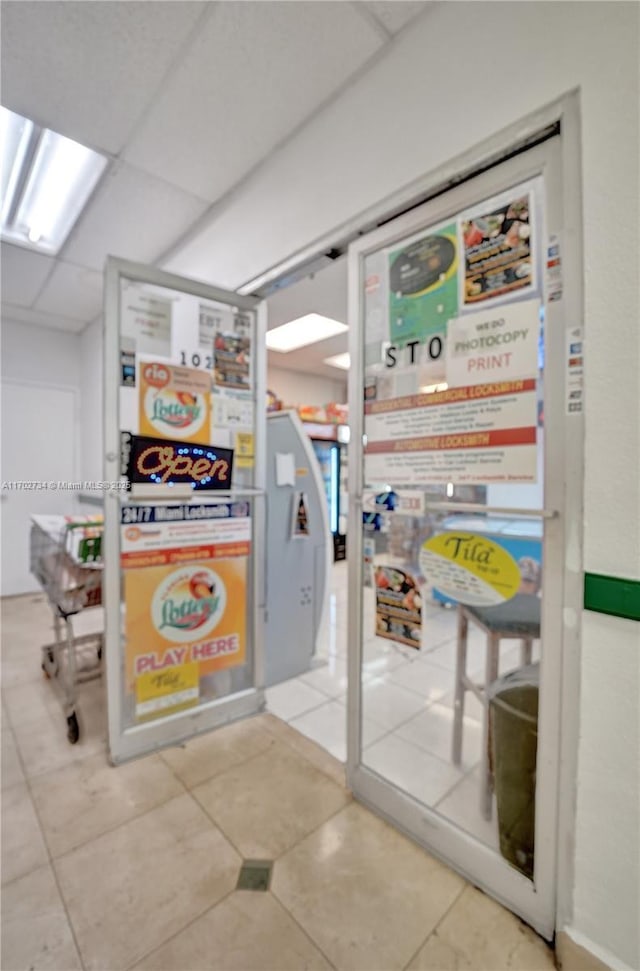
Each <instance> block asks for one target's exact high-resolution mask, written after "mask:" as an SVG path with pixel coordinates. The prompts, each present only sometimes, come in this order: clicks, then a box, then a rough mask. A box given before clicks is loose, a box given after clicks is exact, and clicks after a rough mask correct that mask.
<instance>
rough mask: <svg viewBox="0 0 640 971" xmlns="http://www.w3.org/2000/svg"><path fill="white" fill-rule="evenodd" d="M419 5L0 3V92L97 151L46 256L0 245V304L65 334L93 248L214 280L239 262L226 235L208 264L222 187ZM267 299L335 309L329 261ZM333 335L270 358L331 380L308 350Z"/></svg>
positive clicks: (93, 292) (220, 225) (338, 303)
mask: <svg viewBox="0 0 640 971" xmlns="http://www.w3.org/2000/svg"><path fill="white" fill-rule="evenodd" d="M432 6H433V4H432V3H426V2H403V0H387V2H377V0H376V2H365V0H355V2H349V0H337V2H307V0H296V2H293V3H292V2H286V0H284V2H280V0H276V2H272V0H257V2H254V0H226V2H217V3H215V2H206V3H201V2H192V0H179V2H172V0H168V2H153V0H151V2H150V0H128V2H126V3H124V2H120V3H86V2H85V3H71V2H67V0H49V2H47V3H40V2H32V0H3V2H2V4H1V5H0V18H1V58H0V66H1V88H0V90H1V101H2V104H3V105H5V107H7V108H9V109H11V110H12V111H15V112H18V113H20V114H22V115H25V116H26V117H29V118H31V119H33V120H34V121H35V122H37V123H38V124H39V125H43V126H46V127H49V128H52V129H54V130H55V131H58V132H60V133H62V134H63V135H67V136H69V137H70V138H73V139H75V140H76V141H79V142H81V143H83V144H85V145H88V146H89V147H91V148H93V149H95V150H97V151H100V152H103V153H105V154H106V155H107V156H108V157H109V160H110V163H109V166H108V168H107V171H106V174H105V175H104V177H103V178H102V180H101V182H100V183H99V185H98V187H97V189H96V191H95V192H94V194H93V196H92V197H91V199H90V200H89V203H88V205H87V207H86V208H85V210H84V212H83V214H82V215H81V217H80V219H79V221H78V222H77V224H76V226H75V227H74V229H73V230H72V232H71V234H70V236H69V238H68V240H67V242H66V243H65V245H64V246H63V247H62V249H61V251H60V253H59V254H58V255H57V256H56V257H55V258H54V257H46V256H41V255H39V254H35V253H31V252H29V251H27V250H26V249H22V248H20V247H18V246H15V245H12V244H8V243H2V249H1V254H0V260H1V271H2V316H3V318H5V319H12V320H17V321H22V322H24V323H27V324H28V323H33V324H37V325H39V326H48V327H52V328H56V329H60V330H67V331H73V332H81V331H82V330H83V328H84V327H85V326H86V325H87V324H89V323H91V322H92V321H93V320H95V319H96V318H97V317H98V316H99V315H100V313H101V304H102V270H103V266H104V261H105V258H106V256H107V255H108V254H113V255H116V256H120V257H124V258H126V259H131V260H137V261H140V262H143V263H151V264H156V265H158V266H161V267H164V268H166V269H170V270H173V271H175V272H180V273H183V274H185V275H187V276H193V277H196V278H199V279H203V280H206V281H207V282H210V283H214V284H218V285H221V286H228V287H234V286H237V285H239V284H240V283H241V282H244V281H245V280H247V279H249V278H250V277H252V276H253V275H254V271H255V267H254V266H253V265H250V263H249V262H248V256H249V252H250V247H249V246H248V245H247V247H246V253H247V257H246V259H245V257H243V252H245V248H244V247H243V246H242V245H238V244H236V246H235V248H234V251H233V267H232V268H230V267H229V266H226V267H225V270H224V273H223V275H224V276H226V278H225V279H222V278H220V277H218V278H216V267H215V266H213V265H212V262H213V260H212V246H211V241H212V239H215V238H217V240H218V243H219V240H220V234H221V233H222V232H223V230H224V231H225V232H226V231H227V230H226V227H225V218H224V217H225V210H226V207H227V203H228V200H229V199H231V198H236V197H237V196H238V195H239V194H242V193H243V192H245V191H246V192H247V193H249V181H250V178H251V175H252V174H253V173H255V172H256V171H257V170H259V169H260V168H261V167H263V166H267V165H269V164H270V163H272V162H273V159H274V157H277V153H278V149H279V148H280V147H282V145H283V144H284V143H286V142H287V140H288V139H290V138H291V137H292V136H293V135H294V134H296V133H297V132H299V131H300V130H301V129H302V128H303V127H304V126H307V125H310V124H312V123H313V118H314V116H315V115H316V114H317V112H318V111H320V110H321V109H322V107H323V106H324V105H326V104H327V103H328V102H329V101H330V100H331V99H334V98H336V97H338V96H339V94H340V92H341V91H342V90H343V89H344V88H345V87H346V86H347V85H349V83H350V82H351V81H352V80H353V78H354V77H355V76H356V75H359V74H361V73H362V72H363V71H366V70H367V69H369V68H370V67H371V66H372V64H373V63H375V61H376V60H377V59H378V58H380V57H381V56H383V55H384V53H385V51H386V50H387V49H388V46H389V45H391V44H393V42H394V37H395V36H396V35H397V34H398V33H399V32H400V31H403V30H408V29H411V22H412V20H413V19H414V18H416V17H418V16H423V15H424V14H425V12H426V10H427V9H428V8H430V7H432ZM283 219H286V214H283ZM236 229H237V227H236ZM252 231H253V232H256V231H259V230H258V228H257V227H256V228H255V229H253V230H252V227H242V233H243V234H244V236H245V237H247V238H248V237H249V236H250V235H251V232H252ZM262 231H265V230H264V227H263V229H262ZM273 231H274V232H277V227H273ZM262 269H263V270H267V269H268V267H266V266H265V267H262ZM269 311H270V313H269V316H270V320H269V326H270V327H274V326H277V325H278V324H280V323H284V322H285V321H286V320H288V319H291V317H294V316H301V315H302V314H304V313H310V312H314V311H315V312H317V313H321V314H326V315H327V316H331V317H336V318H337V319H341V320H345V321H346V314H347V311H346V267H345V265H344V260H342V261H339V262H338V264H337V265H329V266H328V268H327V269H326V270H322V271H320V272H319V273H318V274H316V276H315V277H314V278H313V279H311V280H309V279H306V280H303V281H301V282H300V283H298V284H296V285H295V286H293V287H291V288H290V292H289V291H287V290H282V291H279V292H278V293H276V294H274V295H273V296H272V297H271V298H270V299H269ZM346 348H347V339H346V337H342V336H340V337H336V338H332V339H331V340H328V341H324V342H323V343H322V344H320V345H315V346H312V347H308V348H303V349H301V350H300V351H297V352H293V353H292V354H288V355H275V354H270V355H269V358H270V363H272V364H273V365H275V366H278V367H287V368H292V369H297V370H307V371H309V372H314V373H325V374H326V375H327V376H332V377H336V378H340V377H342V378H344V372H341V371H337V370H336V369H334V368H329V367H327V366H326V365H324V364H323V363H322V361H323V359H324V358H325V357H328V356H330V355H333V354H337V353H340V352H341V351H344V350H346Z"/></svg>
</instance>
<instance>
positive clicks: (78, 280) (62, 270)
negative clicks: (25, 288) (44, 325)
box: [34, 262, 103, 323]
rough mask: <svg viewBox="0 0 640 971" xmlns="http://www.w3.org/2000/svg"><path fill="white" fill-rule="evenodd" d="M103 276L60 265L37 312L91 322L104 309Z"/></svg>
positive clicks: (38, 304) (38, 300) (39, 300)
mask: <svg viewBox="0 0 640 971" xmlns="http://www.w3.org/2000/svg"><path fill="white" fill-rule="evenodd" d="M102 292H103V281H102V273H97V272H96V271H95V270H86V269H84V268H83V267H79V266H72V265H71V264H70V263H62V262H58V263H57V264H56V267H55V269H54V271H53V273H52V274H51V276H50V278H49V280H48V281H47V283H46V284H45V287H44V289H43V291H42V293H41V294H40V296H39V297H38V299H37V301H36V303H35V305H34V310H42V311H44V313H47V314H54V315H57V316H59V317H65V318H71V319H73V320H80V321H83V323H88V322H89V321H90V320H93V319H94V317H96V316H97V315H98V314H99V313H100V310H101V309H102Z"/></svg>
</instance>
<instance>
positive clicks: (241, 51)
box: [124, 0, 383, 201]
mask: <svg viewBox="0 0 640 971" xmlns="http://www.w3.org/2000/svg"><path fill="white" fill-rule="evenodd" d="M154 6H156V5H155V4H154ZM382 43H383V42H382V39H381V38H380V36H379V33H378V31H377V30H376V29H375V26H374V25H372V24H369V23H368V22H366V21H365V19H364V18H362V17H361V16H360V15H359V14H358V12H357V11H356V10H355V9H354V7H353V6H352V5H351V4H347V3H316V2H305V0H297V2H296V3H289V2H269V3H264V2H253V0H245V2H242V3H233V2H231V3H219V4H217V5H216V6H215V9H214V11H213V13H212V15H211V17H210V18H209V19H208V20H207V21H206V23H204V24H203V26H202V30H201V31H200V33H199V35H198V38H197V40H196V41H195V42H194V44H193V46H192V48H191V50H190V51H189V53H188V56H187V57H186V58H185V59H184V61H183V62H182V64H181V65H180V66H179V67H178V68H177V69H176V70H175V72H174V73H173V75H172V77H171V78H170V79H169V81H168V82H167V84H166V85H165V87H164V88H163V91H162V92H161V94H160V96H159V98H158V99H157V101H156V102H155V103H154V105H153V107H152V109H151V111H150V112H149V114H148V115H147V117H146V118H145V120H144V122H143V124H142V125H141V127H140V129H139V130H138V132H137V133H136V135H135V136H134V138H133V139H132V141H131V143H130V144H129V145H128V146H127V147H126V149H125V151H124V157H125V158H126V159H127V160H128V161H130V162H132V163H134V164H136V165H138V166H139V167H140V168H143V169H145V170H146V171H149V172H153V173H155V174H156V175H158V176H160V177H162V178H164V179H166V180H167V181H169V182H172V183H174V184H175V185H178V186H181V187H182V188H183V189H185V190H186V191H188V192H192V193H194V194H195V195H197V196H200V197H201V198H205V199H210V200H212V201H213V200H215V199H217V198H218V197H219V196H220V195H221V194H222V193H223V192H225V191H226V190H227V189H229V188H230V187H231V186H232V185H235V184H236V183H237V182H238V180H239V179H240V178H242V176H243V175H244V174H246V173H247V172H248V171H249V170H250V169H251V168H252V167H253V166H255V165H256V164H257V163H258V162H259V161H261V160H262V159H263V158H264V157H265V156H266V155H268V154H269V152H270V151H271V150H272V149H273V148H274V147H275V146H276V145H277V144H278V142H279V141H281V140H282V139H283V138H284V137H285V136H286V135H288V134H289V133H290V132H291V131H292V130H293V129H294V128H295V127H296V126H298V125H299V124H300V123H301V122H302V121H304V120H305V119H306V118H307V117H308V115H309V114H310V113H311V112H313V111H314V110H315V109H316V108H317V107H318V106H319V105H320V104H322V102H323V101H325V100H326V99H327V98H328V97H329V96H330V95H331V94H332V93H334V92H336V91H337V90H338V89H339V88H340V87H341V86H342V85H343V84H344V82H345V81H346V80H347V78H348V77H350V76H351V75H352V74H353V73H354V72H355V71H356V70H357V69H358V68H359V67H360V66H361V65H362V64H363V63H364V62H365V61H366V60H367V59H368V58H369V57H370V56H371V55H372V54H373V53H374V52H375V51H376V50H377V49H379V47H380V46H381V45H382Z"/></svg>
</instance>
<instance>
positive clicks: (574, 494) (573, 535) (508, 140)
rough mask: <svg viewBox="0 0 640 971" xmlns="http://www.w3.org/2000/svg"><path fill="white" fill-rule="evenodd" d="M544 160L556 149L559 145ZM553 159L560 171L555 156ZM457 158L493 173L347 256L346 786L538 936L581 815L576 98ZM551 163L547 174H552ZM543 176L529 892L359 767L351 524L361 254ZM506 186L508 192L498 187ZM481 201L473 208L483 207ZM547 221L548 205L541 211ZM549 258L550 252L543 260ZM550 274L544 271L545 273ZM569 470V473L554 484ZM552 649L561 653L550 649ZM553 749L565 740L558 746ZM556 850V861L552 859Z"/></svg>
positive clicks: (357, 626) (549, 923)
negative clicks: (550, 295)
mask: <svg viewBox="0 0 640 971" xmlns="http://www.w3.org/2000/svg"><path fill="white" fill-rule="evenodd" d="M557 122H560V124H561V135H560V137H559V138H554V139H552V140H550V141H548V142H544V143H542V144H540V145H539V146H537V147H534V148H532V149H531V150H528V151H525V152H523V153H522V154H519V155H517V156H515V157H513V158H511V159H509V161H506V162H504V164H499V159H501V158H502V159H506V158H508V157H509V155H510V154H511V153H512V151H513V148H514V146H517V145H520V144H522V142H523V140H525V139H527V138H531V139H532V141H534V140H535V136H536V133H538V132H540V131H541V129H542V128H544V127H545V126H546V125H552V124H554V123H557ZM554 145H555V147H553V148H550V146H554ZM554 154H555V159H554V158H553V155H554ZM472 156H473V153H468V154H467V155H466V156H465V157H464V158H463V159H459V160H458V165H459V168H458V171H459V172H461V171H466V170H467V169H468V168H469V164H470V162H472V163H475V164H474V167H475V168H476V170H480V169H481V168H486V166H487V164H488V161H489V160H491V161H493V163H494V164H495V167H494V168H490V169H488V171H483V172H482V173H481V174H479V175H478V176H475V177H473V181H468V182H465V183H464V184H461V185H458V186H456V187H455V188H452V189H450V190H448V191H446V192H444V193H443V194H440V195H438V196H437V197H435V198H434V199H432V201H430V202H428V203H425V205H424V206H421V207H420V208H419V209H416V210H413V211H410V212H408V213H406V214H405V215H404V216H400V217H398V218H397V219H396V220H394V221H393V222H392V223H389V224H388V225H386V226H383V227H382V228H381V229H380V230H375V231H374V232H372V233H370V234H368V235H367V236H365V237H362V239H361V240H359V241H357V242H355V243H353V244H352V246H351V247H350V255H349V260H350V265H349V321H350V325H351V333H350V351H351V362H352V363H351V370H350V380H349V402H350V424H351V428H352V437H351V440H352V442H353V443H354V446H355V453H356V454H355V455H354V456H350V462H349V476H350V481H349V494H350V495H349V499H350V506H351V508H352V510H353V512H354V515H353V516H351V517H350V525H349V537H348V545H349V550H350V556H349V572H350V578H349V631H350V645H351V646H352V650H351V652H350V656H349V693H348V761H347V773H348V780H349V784H350V786H351V788H352V789H353V791H354V794H355V795H356V796H357V797H358V798H359V799H361V800H362V801H363V802H365V803H367V805H369V806H370V807H371V808H373V809H374V810H375V811H376V812H379V813H380V814H381V815H383V816H385V817H386V818H387V819H388V820H389V821H390V822H392V823H393V824H394V825H396V826H398V827H399V828H401V829H402V830H404V831H405V832H407V833H408V834H409V835H410V836H411V837H413V838H414V839H416V840H417V841H419V842H420V843H422V844H423V845H425V846H427V847H428V848H429V850H430V851H431V852H433V853H434V854H435V855H438V856H440V857H441V858H443V859H444V860H445V861H446V862H449V863H451V864H452V865H453V866H454V867H455V868H456V869H457V870H459V871H460V872H462V873H463V874H465V876H467V877H468V878H469V879H471V881H472V882H473V883H475V884H476V885H479V886H481V887H482V888H483V889H485V890H487V892H489V893H490V894H491V895H493V896H494V897H496V898H497V899H499V900H500V901H501V902H502V903H504V904H505V905H506V906H507V907H509V908H510V909H511V910H513V911H515V912H516V913H518V914H520V915H521V916H522V917H523V918H524V919H525V920H527V921H528V922H529V923H530V924H532V925H533V926H534V927H535V928H536V929H537V930H538V931H539V932H540V933H542V934H543V935H544V936H545V937H547V938H549V939H550V938H551V937H552V936H553V932H554V929H555V927H556V926H560V927H561V926H563V925H564V924H565V923H567V922H568V921H569V919H570V916H571V914H570V911H571V895H572V886H573V859H572V857H571V854H570V853H569V854H567V852H566V849H565V848H566V847H568V846H571V845H572V842H571V833H572V820H573V817H574V806H575V778H576V767H577V733H578V717H579V704H578V702H579V697H578V685H579V651H580V615H581V608H582V489H583V438H584V422H583V415H582V414H578V415H575V414H572V415H567V414H566V411H565V396H566V388H565V380H566V379H565V368H566V333H567V331H568V328H569V326H570V325H572V326H575V325H576V324H580V325H581V324H582V322H583V316H582V252H581V245H582V225H581V204H580V203H581V197H580V179H581V174H580V152H579V109H578V99H577V95H569V96H567V97H566V98H564V99H562V100H561V101H560V102H558V103H556V104H554V105H552V106H550V107H549V108H548V109H545V110H543V111H542V112H538V113H537V114H536V115H535V116H532V117H531V118H529V119H526V120H525V121H523V122H521V123H519V124H517V125H515V126H513V127H512V128H511V129H509V130H508V131H506V132H503V133H501V134H500V135H498V136H496V137H495V138H493V139H490V140H489V141H488V142H486V143H485V144H484V145H483V146H482V147H481V148H480V149H479V150H478V151H477V153H476V154H475V159H474V158H473V157H472ZM550 159H551V164H550ZM454 164H455V163H450V164H449V165H448V166H446V167H445V169H444V170H443V171H439V172H438V173H433V174H432V176H431V178H432V185H433V186H434V187H437V186H441V185H443V183H444V182H445V181H446V179H445V177H446V174H447V173H450V172H451V169H452V166H453V165H454ZM540 174H542V175H543V178H544V182H545V195H546V196H548V197H549V198H550V199H551V200H552V201H553V211H552V212H550V213H549V218H547V221H546V226H545V227H544V229H543V234H542V246H544V247H545V249H546V240H547V238H548V235H549V234H550V233H557V234H559V235H560V238H561V241H562V243H563V250H562V260H563V264H562V267H563V278H564V291H563V297H562V300H560V301H558V302H554V303H551V304H549V303H548V301H546V322H545V413H546V414H548V415H552V416H553V417H552V419H551V421H549V420H547V421H546V422H545V458H546V462H545V508H546V509H547V510H549V511H554V512H555V511H557V512H558V513H559V515H558V516H557V517H556V518H550V519H547V520H546V521H545V538H544V552H543V569H545V567H544V564H545V563H546V564H547V577H548V576H549V573H548V570H549V569H550V566H551V564H555V565H556V567H557V566H558V565H560V570H559V572H560V576H554V583H553V584H550V583H547V585H546V587H545V593H544V598H543V615H542V639H543V643H544V645H545V649H544V650H543V660H542V663H541V703H540V716H539V748H538V771H537V777H538V783H537V788H538V794H539V798H538V799H537V802H536V809H537V812H536V863H535V886H534V885H533V884H532V883H531V882H530V881H529V880H527V879H526V878H525V877H524V876H522V875H521V874H520V873H518V872H517V871H516V870H515V869H513V868H511V867H509V866H508V865H507V864H506V863H504V861H502V860H501V859H500V857H499V856H498V854H497V853H496V852H495V851H493V850H490V849H489V848H488V847H485V846H483V845H481V844H480V843H479V842H477V841H476V840H475V839H474V838H472V837H471V836H469V835H468V834H465V833H464V832H462V831H461V830H459V829H458V828H456V827H454V826H453V825H452V824H450V823H449V822H448V821H447V820H445V819H443V818H442V817H440V816H439V815H438V814H436V813H434V812H432V811H431V810H428V809H426V807H424V806H422V805H421V804H420V803H418V802H417V801H415V800H414V799H412V798H411V797H409V796H408V795H407V794H405V793H403V792H401V791H400V790H398V789H396V788H395V787H393V786H392V785H391V784H390V783H388V782H385V781H383V780H382V779H381V778H380V777H379V776H377V775H376V774H375V773H373V772H372V771H371V770H369V769H367V768H366V767H365V766H363V765H362V762H361V756H360V750H361V748H360V741H361V739H360V733H361V715H362V698H361V681H360V670H361V654H362V629H361V626H362V610H361V597H362V577H361V564H362V528H361V523H360V522H359V518H358V515H357V514H358V511H359V510H360V509H361V497H362V487H363V481H362V434H363V414H362V388H363V374H364V368H363V360H362V351H361V347H362V328H363V320H362V311H361V301H360V299H359V298H360V294H361V291H362V282H363V281H362V272H361V269H362V262H363V258H364V256H365V254H366V253H367V252H369V251H372V250H375V249H377V248H379V247H380V246H381V245H386V244H389V243H390V242H391V241H392V240H393V238H394V237H395V236H397V237H398V238H403V237H406V236H408V235H410V234H411V233H412V232H415V231H419V230H420V229H421V228H423V227H425V226H427V225H433V224H436V223H438V222H441V221H444V220H445V219H446V218H448V217H449V216H451V215H452V214H453V213H455V212H457V211H460V210H462V209H463V208H465V206H466V205H468V204H470V203H471V202H473V201H476V200H475V199H474V198H473V197H474V193H475V192H476V191H477V192H479V199H480V200H481V198H489V197H490V196H491V195H493V194H496V193H497V192H499V191H501V190H502V189H504V188H508V186H509V185H515V184H517V183H520V182H524V181H527V180H528V179H530V178H532V177H535V176H536V175H540ZM505 180H506V181H505ZM478 201H479V200H478ZM546 208H547V210H549V208H550V207H549V206H547V207H546ZM545 255H546V253H545ZM543 272H544V271H543ZM563 471H564V475H563V474H562V473H563ZM559 641H560V643H558V642H559ZM558 739H559V741H558ZM560 848H562V852H560Z"/></svg>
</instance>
